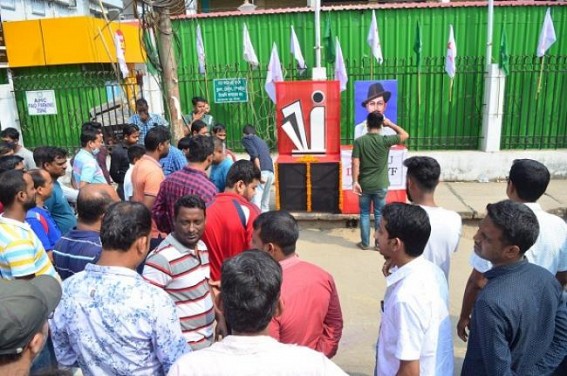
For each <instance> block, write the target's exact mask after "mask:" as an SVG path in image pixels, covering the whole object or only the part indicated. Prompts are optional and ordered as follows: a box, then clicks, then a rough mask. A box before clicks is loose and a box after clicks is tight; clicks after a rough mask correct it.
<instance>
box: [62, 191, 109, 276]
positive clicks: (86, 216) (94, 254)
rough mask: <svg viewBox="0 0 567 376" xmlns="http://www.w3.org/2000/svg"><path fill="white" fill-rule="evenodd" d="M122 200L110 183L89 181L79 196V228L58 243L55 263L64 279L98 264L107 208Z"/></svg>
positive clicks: (64, 236)
mask: <svg viewBox="0 0 567 376" xmlns="http://www.w3.org/2000/svg"><path fill="white" fill-rule="evenodd" d="M117 201H120V198H119V197H118V194H117V193H116V191H115V190H114V189H112V186H110V185H108V184H87V185H85V186H84V187H83V188H81V189H80V191H79V197H77V213H78V215H79V218H78V220H77V227H75V228H73V229H72V230H71V231H69V232H68V233H67V234H65V235H63V236H62V237H61V239H60V240H59V241H58V242H57V243H56V244H55V248H54V249H53V262H54V264H55V269H56V270H57V271H58V272H59V275H60V276H61V279H63V280H65V279H67V278H69V277H71V276H72V275H73V274H75V273H78V272H81V271H83V269H85V266H86V265H87V264H90V263H92V264H94V263H96V262H97V261H98V258H99V257H100V252H101V250H102V245H101V243H100V226H101V224H102V218H103V216H104V213H105V212H106V209H107V208H108V206H109V205H110V204H112V203H113V202H117Z"/></svg>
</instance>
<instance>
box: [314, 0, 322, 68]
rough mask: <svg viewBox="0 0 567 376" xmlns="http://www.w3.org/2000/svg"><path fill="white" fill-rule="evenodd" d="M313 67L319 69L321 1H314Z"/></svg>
mask: <svg viewBox="0 0 567 376" xmlns="http://www.w3.org/2000/svg"><path fill="white" fill-rule="evenodd" d="M315 67H316V68H320V67H321V0H315Z"/></svg>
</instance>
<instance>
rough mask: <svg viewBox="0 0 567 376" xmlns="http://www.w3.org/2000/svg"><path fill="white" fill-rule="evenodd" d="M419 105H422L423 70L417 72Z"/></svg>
mask: <svg viewBox="0 0 567 376" xmlns="http://www.w3.org/2000/svg"><path fill="white" fill-rule="evenodd" d="M417 105H418V106H419V105H421V70H420V69H419V68H418V70H417Z"/></svg>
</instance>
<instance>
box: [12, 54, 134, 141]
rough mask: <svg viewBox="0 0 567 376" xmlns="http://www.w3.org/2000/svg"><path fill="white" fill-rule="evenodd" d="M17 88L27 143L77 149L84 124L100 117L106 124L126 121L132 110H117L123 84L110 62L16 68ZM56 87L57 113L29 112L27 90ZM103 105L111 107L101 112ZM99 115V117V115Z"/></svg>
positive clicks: (19, 108)
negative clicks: (106, 63)
mask: <svg viewBox="0 0 567 376" xmlns="http://www.w3.org/2000/svg"><path fill="white" fill-rule="evenodd" d="M13 80H14V91H15V96H16V103H17V106H18V115H19V119H20V126H21V129H22V135H23V138H24V140H25V143H26V146H28V147H32V148H33V147H36V146H40V145H53V146H60V147H64V148H67V149H69V150H74V149H77V148H78V147H79V146H80V142H79V136H80V129H81V124H82V123H83V122H86V121H89V120H91V119H93V118H97V120H98V121H100V122H101V123H102V124H103V125H109V124H105V123H110V119H109V117H108V114H110V113H111V114H112V115H111V117H112V118H113V119H112V120H113V121H112V123H113V124H115V123H117V122H118V123H125V122H126V120H127V116H129V113H123V112H122V111H118V106H121V105H122V104H123V96H122V94H121V92H120V87H119V86H117V85H116V76H115V74H114V72H113V71H112V70H111V69H110V66H103V65H81V66H79V65H75V66H60V67H37V68H18V69H14V70H13ZM35 90H54V92H55V99H56V103H57V114H56V115H39V116H33V115H29V113H28V109H27V101H26V91H35ZM101 105H104V106H106V107H107V108H109V109H110V112H107V113H106V114H107V115H105V116H100V113H101V108H100V106H101ZM97 115H98V117H97Z"/></svg>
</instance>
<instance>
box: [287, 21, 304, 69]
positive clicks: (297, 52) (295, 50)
mask: <svg viewBox="0 0 567 376" xmlns="http://www.w3.org/2000/svg"><path fill="white" fill-rule="evenodd" d="M290 50H291V53H292V54H293V57H294V58H295V60H297V67H298V70H299V73H303V71H305V69H307V65H306V64H305V59H304V58H303V54H302V53H301V46H300V45H299V40H297V35H295V30H294V29H293V25H292V26H291V41H290Z"/></svg>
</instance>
